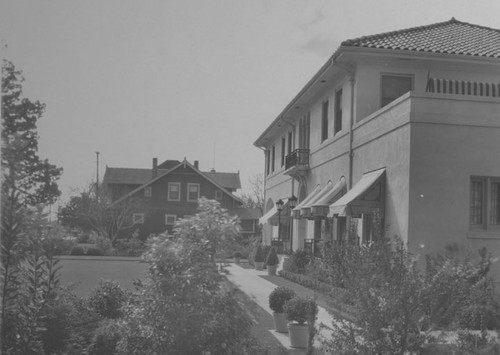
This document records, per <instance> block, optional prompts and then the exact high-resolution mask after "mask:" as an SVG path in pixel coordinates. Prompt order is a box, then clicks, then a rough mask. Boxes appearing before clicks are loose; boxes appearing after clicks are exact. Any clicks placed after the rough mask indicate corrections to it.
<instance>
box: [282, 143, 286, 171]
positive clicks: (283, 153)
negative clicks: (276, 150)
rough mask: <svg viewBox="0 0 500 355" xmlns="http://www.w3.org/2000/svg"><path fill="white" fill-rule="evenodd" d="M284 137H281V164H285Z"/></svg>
mask: <svg viewBox="0 0 500 355" xmlns="http://www.w3.org/2000/svg"><path fill="white" fill-rule="evenodd" d="M285 150H286V138H285V137H283V138H281V166H283V165H285V153H286V152H285Z"/></svg>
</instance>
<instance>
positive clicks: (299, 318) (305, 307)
mask: <svg viewBox="0 0 500 355" xmlns="http://www.w3.org/2000/svg"><path fill="white" fill-rule="evenodd" d="M283 310H284V311H285V316H286V319H287V320H289V321H291V322H297V323H298V324H301V325H302V324H304V323H305V322H311V321H313V320H314V319H315V318H316V315H317V314H318V306H317V305H316V301H314V300H313V299H312V298H305V297H300V296H295V297H293V298H292V299H290V300H289V301H287V302H286V303H285V306H284V307H283Z"/></svg>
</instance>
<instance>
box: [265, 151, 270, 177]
mask: <svg viewBox="0 0 500 355" xmlns="http://www.w3.org/2000/svg"><path fill="white" fill-rule="evenodd" d="M266 154H267V165H266V173H267V175H269V174H270V173H271V150H270V149H268V150H267V151H266Z"/></svg>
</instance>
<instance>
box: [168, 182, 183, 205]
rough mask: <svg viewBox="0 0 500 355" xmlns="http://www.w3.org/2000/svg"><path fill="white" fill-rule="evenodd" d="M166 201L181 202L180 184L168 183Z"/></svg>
mask: <svg viewBox="0 0 500 355" xmlns="http://www.w3.org/2000/svg"><path fill="white" fill-rule="evenodd" d="M168 200H169V201H180V200H181V183H180V182H169V183H168Z"/></svg>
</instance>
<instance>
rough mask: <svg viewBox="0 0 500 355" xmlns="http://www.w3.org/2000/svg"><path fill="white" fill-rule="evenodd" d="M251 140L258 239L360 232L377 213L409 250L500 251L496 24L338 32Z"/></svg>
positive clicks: (311, 241)
mask: <svg viewBox="0 0 500 355" xmlns="http://www.w3.org/2000/svg"><path fill="white" fill-rule="evenodd" d="M254 144H255V146H257V147H260V148H263V149H265V159H266V164H265V167H266V169H265V170H266V171H265V177H266V179H265V201H266V205H265V208H266V211H267V213H266V214H265V216H264V217H262V218H261V223H262V224H263V233H264V236H263V238H264V242H266V243H269V242H270V240H271V238H277V237H278V235H277V233H278V230H280V231H281V232H280V235H279V238H280V239H281V240H283V241H284V244H285V245H286V246H288V247H289V248H291V249H297V248H304V247H306V248H309V249H312V250H314V246H315V245H318V243H316V241H318V240H331V241H339V242H340V241H342V240H343V238H346V235H347V233H346V230H347V229H348V228H354V229H355V231H356V233H357V235H358V236H359V239H360V241H369V240H370V239H372V238H374V237H375V235H377V233H374V228H375V226H374V218H373V216H374V215H376V216H377V217H378V218H377V219H375V220H377V221H381V223H382V227H383V229H384V230H385V234H386V235H387V236H389V237H392V236H399V237H400V238H402V239H403V241H405V242H406V243H407V246H408V248H409V250H410V251H411V252H415V253H419V254H427V253H433V252H436V251H440V250H443V247H445V246H447V245H450V244H453V243H457V244H458V245H462V246H464V247H466V248H470V249H471V250H476V249H479V248H481V247H483V246H486V247H487V248H488V251H489V252H491V253H492V254H493V255H494V256H500V30H497V29H492V28H487V27H483V26H478V25H473V24H469V23H465V22H461V21H457V20H455V19H451V20H450V21H446V22H441V23H436V24H432V25H427V26H421V27H415V28H409V29H404V30H398V31H394V32H388V33H382V34H377V35H370V36H365V37H360V38H356V39H351V40H347V41H344V42H342V43H341V45H340V47H339V48H338V49H337V50H336V51H335V52H334V54H333V55H332V56H331V57H330V58H329V59H328V61H327V62H326V63H325V64H324V65H323V67H322V68H320V70H319V71H318V72H317V73H316V75H314V77H313V78H312V79H311V80H310V81H309V82H308V83H307V84H306V85H305V86H304V88H303V89H302V90H301V91H300V92H299V93H298V94H297V95H296V96H295V97H294V98H293V99H292V100H291V102H290V103H289V104H288V105H287V106H286V107H285V108H284V109H283V111H282V112H281V113H280V114H279V115H278V117H276V118H275V119H274V121H273V122H272V123H271V124H270V125H269V126H268V127H267V128H266V129H265V130H264V132H263V133H262V134H261V135H260V137H258V139H257V140H256V141H255V143H254ZM290 196H296V197H298V205H297V206H296V207H295V208H293V209H292V211H290V209H291V208H290V207H289V204H288V200H286V199H287V198H289V197H290ZM280 199H281V200H282V201H285V205H284V208H283V210H282V211H281V212H279V217H280V221H281V223H280V224H281V225H280V228H278V227H277V226H276V224H277V222H276V220H277V219H276V215H277V213H278V211H277V209H276V202H277V201H278V200H280ZM290 216H291V217H290ZM290 238H291V240H290ZM492 272H493V274H494V275H495V276H496V279H497V280H500V262H498V263H496V264H494V265H493V266H492Z"/></svg>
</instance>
